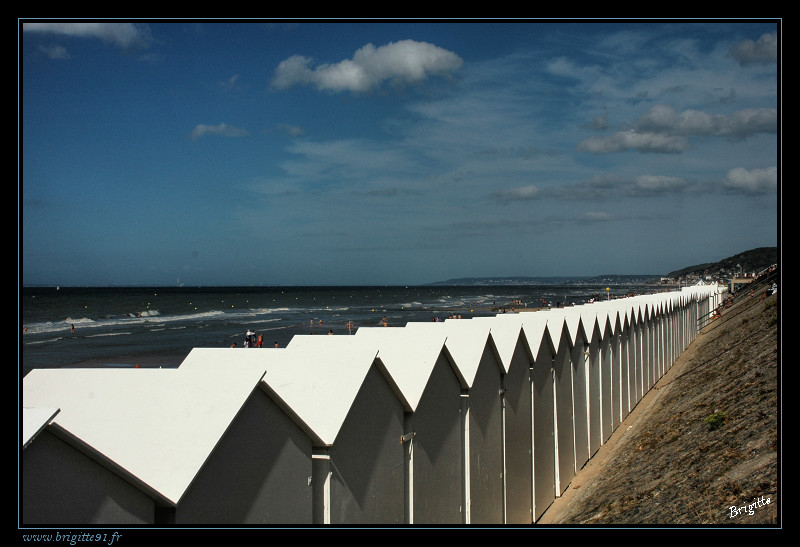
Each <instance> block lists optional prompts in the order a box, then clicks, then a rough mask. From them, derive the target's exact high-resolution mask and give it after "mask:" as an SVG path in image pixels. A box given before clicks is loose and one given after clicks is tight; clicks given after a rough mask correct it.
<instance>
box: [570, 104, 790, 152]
mask: <svg viewBox="0 0 800 547" xmlns="http://www.w3.org/2000/svg"><path fill="white" fill-rule="evenodd" d="M777 128H778V111H777V109H775V108H748V109H744V110H739V111H737V112H734V113H732V114H727V115H726V114H713V115H712V114H709V113H707V112H703V111H700V110H691V109H689V110H684V111H683V112H678V111H677V110H675V109H674V108H672V107H671V106H669V105H663V104H659V105H655V106H653V107H652V108H650V110H648V111H647V112H645V113H644V114H642V115H641V116H640V117H639V118H638V119H637V120H636V122H635V123H634V125H633V128H631V129H627V130H625V131H619V132H617V133H615V134H613V135H610V136H606V137H590V138H588V139H585V140H583V141H582V142H581V143H580V144H579V145H578V149H579V150H581V151H583V152H590V153H592V154H610V153H614V152H623V151H626V150H637V151H639V152H657V153H662V154H663V153H667V154H675V153H678V152H683V151H685V150H687V149H688V148H689V141H688V140H687V137H690V136H717V137H730V138H735V139H744V138H746V137H749V136H751V135H754V134H756V133H774V132H776V131H777Z"/></svg>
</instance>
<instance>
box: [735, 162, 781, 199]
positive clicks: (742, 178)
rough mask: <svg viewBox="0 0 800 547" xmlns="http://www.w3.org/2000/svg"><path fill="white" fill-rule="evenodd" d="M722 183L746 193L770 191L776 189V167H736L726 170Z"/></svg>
mask: <svg viewBox="0 0 800 547" xmlns="http://www.w3.org/2000/svg"><path fill="white" fill-rule="evenodd" d="M722 184H723V186H724V187H725V188H726V189H728V190H732V191H738V192H744V193H747V194H763V193H772V192H775V191H777V189H778V168H777V167H768V168H766V169H752V170H748V169H745V168H743V167H737V168H735V169H731V170H730V171H728V175H727V176H726V177H725V179H724V180H723V181H722Z"/></svg>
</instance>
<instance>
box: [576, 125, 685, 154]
mask: <svg viewBox="0 0 800 547" xmlns="http://www.w3.org/2000/svg"><path fill="white" fill-rule="evenodd" d="M688 148H689V142H688V141H687V140H686V138H685V137H682V136H676V135H660V134H658V133H639V132H637V131H634V130H628V131H620V132H618V133H615V134H614V135H611V136H608V137H589V138H588V139H585V140H583V141H581V143H580V144H579V145H578V150H580V151H582V152H590V153H592V154H611V153H614V152H624V151H626V150H636V151H639V152H658V153H661V154H677V153H678V152H683V151H684V150H686V149H688Z"/></svg>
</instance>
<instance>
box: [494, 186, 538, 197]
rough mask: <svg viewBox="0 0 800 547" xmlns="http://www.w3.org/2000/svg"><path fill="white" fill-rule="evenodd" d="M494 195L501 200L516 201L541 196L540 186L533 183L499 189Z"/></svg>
mask: <svg viewBox="0 0 800 547" xmlns="http://www.w3.org/2000/svg"><path fill="white" fill-rule="evenodd" d="M492 196H493V197H495V198H497V199H499V200H501V201H516V200H525V199H536V198H537V197H539V188H538V187H536V186H535V185H533V184H530V185H528V186H520V187H519V188H511V189H510V190H498V191H496V192H493V193H492Z"/></svg>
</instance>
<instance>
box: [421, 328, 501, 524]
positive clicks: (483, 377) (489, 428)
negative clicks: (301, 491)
mask: <svg viewBox="0 0 800 547" xmlns="http://www.w3.org/2000/svg"><path fill="white" fill-rule="evenodd" d="M419 325H421V326H422V327H423V328H430V327H433V328H436V327H439V328H443V329H444V331H445V334H446V336H447V338H446V341H445V346H446V347H447V349H448V351H449V353H450V355H451V356H452V358H453V361H454V362H455V364H456V366H457V367H458V369H459V370H460V371H461V375H460V376H461V378H463V379H464V382H465V384H464V385H463V386H462V388H464V392H463V394H464V395H465V397H464V401H465V402H466V403H467V407H466V409H465V412H466V423H465V430H464V441H465V443H464V448H465V451H466V452H465V454H466V461H467V469H466V471H467V474H466V484H467V486H468V488H467V490H466V494H467V500H466V501H467V503H466V507H467V512H466V515H465V516H466V518H465V521H466V524H502V523H503V522H504V520H505V513H504V506H505V503H504V500H505V493H504V485H505V481H504V469H503V462H504V445H503V440H504V439H503V416H502V412H503V375H504V373H505V368H504V367H503V365H502V363H501V360H500V358H499V355H498V352H497V346H496V344H495V341H494V337H493V336H492V333H491V329H490V327H489V325H488V324H486V323H482V322H474V321H469V320H466V321H465V320H463V319H447V320H446V321H444V322H443V323H420V324H419Z"/></svg>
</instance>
